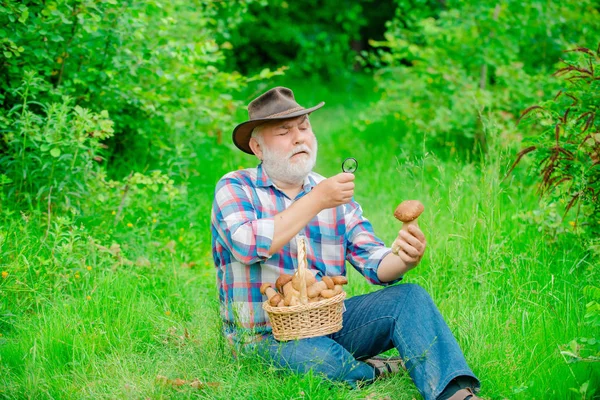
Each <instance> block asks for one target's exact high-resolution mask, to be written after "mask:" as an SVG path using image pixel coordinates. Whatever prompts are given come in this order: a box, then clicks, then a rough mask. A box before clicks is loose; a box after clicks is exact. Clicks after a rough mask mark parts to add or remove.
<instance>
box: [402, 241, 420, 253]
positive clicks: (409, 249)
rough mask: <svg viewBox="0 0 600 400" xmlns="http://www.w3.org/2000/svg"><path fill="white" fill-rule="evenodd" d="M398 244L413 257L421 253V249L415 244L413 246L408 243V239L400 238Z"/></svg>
mask: <svg viewBox="0 0 600 400" xmlns="http://www.w3.org/2000/svg"><path fill="white" fill-rule="evenodd" d="M398 244H399V245H400V248H401V249H402V251H404V252H405V253H406V254H408V255H409V256H411V257H419V256H420V255H421V253H420V252H419V250H417V249H415V248H414V247H413V246H411V245H410V244H408V243H407V242H406V241H404V240H402V239H400V240H398Z"/></svg>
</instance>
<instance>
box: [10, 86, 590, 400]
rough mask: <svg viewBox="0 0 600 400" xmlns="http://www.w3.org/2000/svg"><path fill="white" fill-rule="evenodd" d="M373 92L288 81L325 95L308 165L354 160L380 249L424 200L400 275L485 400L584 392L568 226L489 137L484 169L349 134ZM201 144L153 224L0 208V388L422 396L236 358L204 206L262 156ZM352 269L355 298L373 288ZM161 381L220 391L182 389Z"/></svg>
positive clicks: (382, 128)
mask: <svg viewBox="0 0 600 400" xmlns="http://www.w3.org/2000/svg"><path fill="white" fill-rule="evenodd" d="M334 89H335V90H334ZM368 91H369V89H368V87H367V88H365V87H360V86H352V85H346V86H340V87H336V88H331V87H330V88H323V89H320V90H319V89H318V88H316V87H314V86H313V90H311V91H310V92H308V91H307V92H306V93H303V92H300V91H298V90H296V95H297V97H298V98H299V99H300V100H302V103H306V104H307V105H309V104H310V103H311V101H312V100H315V101H317V100H320V99H321V98H322V99H325V100H326V101H327V102H328V104H327V106H326V107H325V108H323V109H322V110H319V111H318V112H317V113H315V114H313V115H312V116H311V121H312V124H313V127H314V129H315V131H316V133H317V136H318V138H319V155H320V156H319V161H318V165H317V171H318V172H320V173H322V174H324V175H328V176H329V175H332V174H335V173H337V172H339V171H340V164H341V161H342V160H343V159H344V158H345V157H348V156H353V157H355V158H356V159H357V160H358V161H359V168H358V171H357V173H356V192H355V193H356V198H357V200H358V201H359V202H360V203H361V204H362V207H363V210H364V213H365V215H366V216H367V217H368V218H369V219H370V220H371V222H372V223H373V225H374V227H375V230H376V232H377V233H378V234H379V236H380V237H381V238H382V239H384V241H386V242H388V243H390V242H391V240H393V238H394V237H395V235H396V234H397V231H398V229H399V228H400V226H399V223H398V222H397V221H396V220H394V218H393V216H392V213H393V210H394V208H395V206H396V205H397V204H398V203H399V202H400V201H402V200H405V199H409V198H416V199H420V200H421V201H422V202H423V203H424V204H425V213H424V215H423V216H422V217H421V218H420V226H421V228H422V229H423V231H424V232H425V234H426V236H427V240H428V249H427V252H426V255H425V258H424V260H423V262H422V264H421V265H420V266H419V267H418V268H416V269H415V270H414V271H411V272H410V273H409V274H407V276H406V277H405V281H406V282H415V283H419V284H420V285H422V286H424V287H425V288H426V289H427V290H428V291H429V293H431V295H432V296H433V298H434V299H435V301H436V303H437V304H438V306H439V308H440V310H441V312H442V314H443V315H444V316H445V318H446V320H447V322H448V324H449V326H450V327H451V329H452V330H453V332H454V333H455V335H456V337H457V338H458V340H459V342H460V344H461V346H462V348H463V350H464V352H465V354H466V357H467V359H468V361H469V363H470V365H471V367H472V368H473V370H474V371H475V373H476V374H477V375H478V376H479V377H480V378H481V380H482V386H483V394H484V395H485V396H486V397H490V398H498V399H500V398H510V399H551V398H556V399H565V398H582V397H584V398H585V396H582V395H581V394H578V395H577V394H575V393H574V392H573V391H572V390H571V388H575V389H577V390H578V389H579V388H580V387H581V385H582V384H584V383H585V382H588V381H589V386H590V387H592V388H593V387H597V386H599V385H600V380H599V375H598V370H597V369H595V370H594V369H593V368H592V367H590V366H589V365H583V364H567V363H566V362H565V360H563V358H562V357H561V355H560V349H559V348H560V346H561V345H563V344H565V343H567V342H569V341H570V340H571V339H573V338H575V337H578V336H586V335H587V336H593V335H594V332H590V329H591V328H588V327H586V325H584V324H582V320H583V313H584V303H583V302H582V290H581V289H582V287H581V286H582V282H583V281H584V278H585V277H586V274H587V273H588V272H587V270H588V269H590V268H592V267H593V265H592V260H591V259H589V258H588V257H587V256H586V255H585V253H584V252H583V251H582V250H581V249H580V248H579V247H578V246H577V244H576V241H574V240H573V238H572V237H571V236H570V235H568V234H563V235H559V236H558V237H556V236H555V235H553V234H552V232H550V231H549V230H548V229H545V228H543V227H542V229H541V228H540V227H539V226H538V225H536V224H534V223H532V222H529V220H528V218H527V212H528V211H531V210H535V209H537V208H539V205H538V202H537V198H536V196H535V193H534V191H533V188H530V187H526V186H523V185H522V184H520V183H519V181H517V180H516V179H513V180H507V181H502V178H503V176H502V171H503V170H505V167H506V165H507V164H508V163H509V162H510V157H511V155H510V154H511V153H510V152H507V150H506V149H504V148H503V147H502V146H500V145H499V144H497V143H496V144H493V143H492V147H491V150H490V154H489V156H488V157H487V159H486V161H485V162H483V163H479V164H465V163H462V162H458V161H451V160H450V161H449V160H445V161H443V160H442V159H441V158H440V157H438V156H437V155H436V154H435V151H434V150H431V149H423V148H417V149H405V148H403V137H402V133H401V132H398V131H394V130H392V128H390V126H391V125H389V124H373V125H370V126H368V127H366V129H364V130H358V129H356V127H354V126H353V121H354V116H355V115H356V114H357V113H358V112H360V111H361V110H364V109H368V104H369V98H370V95H367V96H364V95H363V93H365V92H366V93H369V92H368ZM359 96H361V98H360V99H357V97H359ZM488 129H489V130H490V132H489V134H490V137H493V136H494V132H493V129H494V126H493V125H489V126H488ZM197 153H198V154H203V155H204V156H202V157H198V158H197V159H196V160H191V161H189V160H188V161H186V162H189V163H190V168H191V171H192V172H191V174H190V176H191V177H190V179H189V182H188V183H189V186H188V191H187V195H186V196H187V197H186V198H185V205H182V206H181V208H180V209H178V210H176V211H175V212H174V213H172V215H173V218H174V220H173V221H170V223H166V224H164V225H163V226H161V227H158V228H157V227H156V226H155V225H153V224H151V223H142V222H141V221H138V222H137V223H136V224H135V226H133V227H126V226H123V227H118V228H114V231H113V232H111V233H107V232H106V231H104V230H105V229H108V228H104V225H102V226H103V228H102V229H103V232H98V230H96V231H94V227H82V226H79V225H78V224H74V223H72V221H69V220H61V219H55V220H54V222H53V225H52V229H51V230H49V231H48V229H47V226H46V222H45V220H43V218H41V217H36V216H34V215H26V214H23V215H10V216H9V215H7V214H6V213H5V214H3V215H2V218H3V221H2V223H0V256H1V259H0V271H2V272H6V274H4V275H3V278H2V279H0V333H1V334H2V336H0V397H4V398H56V399H58V398H61V399H62V398H131V399H138V398H155V399H158V398H211V399H213V398H214V399H232V398H236V399H237V398H239V399H257V398H267V399H270V398H290V399H292V398H293V399H301V398H310V399H332V398H333V399H362V398H369V399H384V398H393V399H412V398H418V393H417V392H416V389H415V388H414V386H413V385H412V383H411V381H410V379H409V378H408V377H407V376H406V375H398V376H396V377H393V378H390V379H387V380H383V381H380V382H377V383H375V384H373V385H371V386H368V387H365V388H362V389H358V390H350V389H348V388H346V387H344V386H342V385H336V384H331V383H328V382H324V381H322V380H321V379H320V378H318V377H315V376H310V375H308V376H293V375H288V374H282V373H280V372H278V371H275V370H273V369H271V368H269V367H268V366H264V365H258V364H257V361H256V360H254V359H252V358H241V359H237V360H236V359H233V358H232V357H231V355H230V352H229V349H228V347H227V345H226V344H225V343H224V341H223V340H222V338H221V335H220V332H219V326H220V322H219V317H218V311H217V309H218V304H217V301H216V298H217V293H216V288H215V273H214V267H213V266H212V261H211V257H210V237H209V218H208V217H209V214H210V204H211V202H212V194H213V192H212V190H213V189H214V184H215V183H216V180H217V179H218V177H220V176H221V175H222V174H224V173H226V172H227V171H229V170H231V169H236V168H238V167H248V166H253V165H255V163H256V162H255V160H254V159H253V158H252V157H250V156H245V155H241V154H238V153H233V155H232V153H231V152H230V150H229V149H224V148H222V147H221V148H216V147H206V148H202V149H198V152H197ZM155 211H156V210H155ZM96 217H97V218H100V217H98V216H96ZM109 218H110V219H109ZM106 219H107V224H106V226H107V227H108V226H112V216H107V217H106ZM182 229H183V230H182ZM549 229H550V228H549ZM47 231H48V233H46V232H47ZM92 233H93V234H92ZM98 238H101V239H98ZM115 244H119V247H115V246H114V245H115ZM111 246H112V247H111ZM350 271H351V272H350V285H349V286H348V291H349V293H350V295H356V294H360V293H365V292H369V291H373V290H377V289H378V288H377V287H372V286H370V285H368V284H367V283H366V281H365V280H364V279H362V278H361V277H360V275H358V273H356V272H355V271H353V270H352V269H350ZM161 376H164V377H166V378H168V379H176V378H180V379H184V380H186V381H187V382H189V381H192V380H194V379H199V380H200V381H201V382H204V383H214V384H215V385H210V386H201V387H200V388H193V387H191V386H189V385H183V386H175V385H173V384H172V383H169V382H167V383H166V384H165V381H164V379H163V378H160V377H161ZM588 398H590V397H589V396H588Z"/></svg>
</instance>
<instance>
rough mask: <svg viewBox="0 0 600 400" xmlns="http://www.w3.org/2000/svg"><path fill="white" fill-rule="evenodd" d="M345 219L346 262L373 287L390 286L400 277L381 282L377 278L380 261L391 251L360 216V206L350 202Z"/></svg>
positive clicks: (346, 207) (369, 224)
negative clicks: (373, 285)
mask: <svg viewBox="0 0 600 400" xmlns="http://www.w3.org/2000/svg"><path fill="white" fill-rule="evenodd" d="M345 219H346V240H347V243H346V246H347V247H346V260H347V261H348V262H349V263H350V264H352V266H353V267H354V268H355V269H356V270H357V271H358V272H360V273H361V274H362V275H363V276H364V277H365V278H367V280H368V281H369V282H371V283H373V284H375V285H382V286H387V285H392V284H394V283H397V282H399V281H400V280H402V277H400V278H398V279H396V280H393V281H390V282H382V281H380V280H379V278H378V277H377V270H378V269H379V264H380V263H381V260H383V258H384V257H385V256H386V255H388V254H389V253H390V252H391V251H392V250H391V249H390V248H389V247H386V246H385V244H384V243H383V241H381V239H379V238H378V237H377V236H376V235H375V232H374V231H373V226H372V225H371V223H370V222H369V220H368V219H366V218H365V217H364V216H363V214H362V208H361V207H360V205H359V204H358V203H357V202H356V201H354V200H352V202H350V203H348V204H346V205H345Z"/></svg>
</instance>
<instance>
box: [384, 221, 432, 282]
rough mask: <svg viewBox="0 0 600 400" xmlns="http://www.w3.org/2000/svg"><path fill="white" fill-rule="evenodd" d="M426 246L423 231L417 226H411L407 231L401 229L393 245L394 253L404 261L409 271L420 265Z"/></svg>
mask: <svg viewBox="0 0 600 400" xmlns="http://www.w3.org/2000/svg"><path fill="white" fill-rule="evenodd" d="M426 246H427V241H426V240H425V235H423V232H422V231H421V229H419V227H417V226H415V225H409V226H408V229H407V230H406V229H401V230H400V232H398V237H397V238H396V240H394V243H393V244H392V252H393V253H394V254H397V255H398V257H400V259H402V261H404V264H405V265H406V268H407V271H408V270H410V269H413V268H414V267H416V266H417V264H419V262H420V261H421V258H423V254H424V253H425V247H426Z"/></svg>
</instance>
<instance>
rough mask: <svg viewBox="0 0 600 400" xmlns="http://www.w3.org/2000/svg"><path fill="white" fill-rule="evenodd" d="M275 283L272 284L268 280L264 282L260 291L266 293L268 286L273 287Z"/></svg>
mask: <svg viewBox="0 0 600 400" xmlns="http://www.w3.org/2000/svg"><path fill="white" fill-rule="evenodd" d="M272 286H273V285H271V284H270V283H268V282H266V283H263V284H262V285H261V287H260V293H261V294H265V292H266V291H267V289H268V288H270V287H272Z"/></svg>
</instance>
